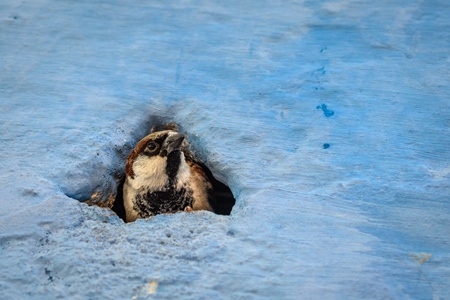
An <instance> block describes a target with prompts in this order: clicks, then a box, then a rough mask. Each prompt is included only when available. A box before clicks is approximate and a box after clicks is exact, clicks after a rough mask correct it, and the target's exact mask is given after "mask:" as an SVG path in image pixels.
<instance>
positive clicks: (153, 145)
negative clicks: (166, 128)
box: [147, 141, 158, 152]
mask: <svg viewBox="0 0 450 300" xmlns="http://www.w3.org/2000/svg"><path fill="white" fill-rule="evenodd" d="M147 149H148V150H150V151H151V152H153V151H155V150H157V149H158V144H157V143H155V142H153V141H152V142H150V143H148V144H147Z"/></svg>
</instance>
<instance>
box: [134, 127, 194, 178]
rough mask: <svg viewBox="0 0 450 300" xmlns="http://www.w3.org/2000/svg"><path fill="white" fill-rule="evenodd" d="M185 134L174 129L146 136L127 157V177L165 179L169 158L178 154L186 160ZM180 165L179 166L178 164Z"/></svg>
mask: <svg viewBox="0 0 450 300" xmlns="http://www.w3.org/2000/svg"><path fill="white" fill-rule="evenodd" d="M184 138H185V136H184V135H183V134H180V133H178V132H176V131H173V130H164V131H157V132H153V133H151V134H149V135H148V136H146V137H144V138H143V139H142V140H141V141H140V142H139V143H138V144H137V145H136V147H135V148H134V149H133V151H132V152H131V153H130V155H129V156H128V159H127V164H126V168H125V173H126V176H127V178H130V179H135V178H138V177H140V178H141V179H146V180H147V179H148V180H152V181H153V182H155V183H156V182H157V181H158V180H160V181H164V180H166V179H167V176H168V174H167V168H168V158H169V157H171V156H175V155H177V156H178V157H179V160H180V159H181V161H183V162H184V159H182V158H184V157H181V156H183V153H182V151H181V150H182V147H183V141H184ZM177 167H178V166H177Z"/></svg>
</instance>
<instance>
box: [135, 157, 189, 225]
mask: <svg viewBox="0 0 450 300" xmlns="http://www.w3.org/2000/svg"><path fill="white" fill-rule="evenodd" d="M181 155H182V152H181V151H173V152H171V153H169V154H168V156H167V165H166V172H167V175H168V177H169V182H168V183H167V184H166V185H165V186H164V187H163V188H162V189H161V190H158V191H152V190H148V191H143V192H142V193H139V194H138V195H137V197H136V202H135V204H134V210H136V211H138V212H139V216H140V217H141V218H146V217H149V216H154V215H157V214H164V213H174V212H177V211H183V210H184V209H185V208H186V206H190V207H192V203H193V198H192V195H193V192H192V190H191V189H189V188H187V187H181V188H177V182H176V181H177V180H176V176H177V173H178V169H179V167H180V163H181V159H182V157H181Z"/></svg>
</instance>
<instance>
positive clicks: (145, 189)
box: [123, 130, 215, 222]
mask: <svg viewBox="0 0 450 300" xmlns="http://www.w3.org/2000/svg"><path fill="white" fill-rule="evenodd" d="M185 139H186V138H185V135H183V134H180V133H178V132H177V131H175V130H162V131H157V132H153V133H151V134H149V135H148V136H146V137H144V138H143V139H142V140H141V141H140V142H139V143H138V144H137V145H136V147H135V148H134V149H133V151H132V152H131V153H130V155H129V156H128V159H127V162H126V167H125V182H124V186H123V204H124V208H125V218H126V221H127V222H132V221H135V220H136V219H138V218H147V217H150V216H154V215H157V214H164V213H174V212H178V211H196V210H208V211H211V212H214V209H213V207H212V205H214V202H215V195H214V190H213V186H212V184H211V182H210V180H209V178H208V176H207V175H206V172H205V169H204V168H203V167H202V165H201V164H199V163H197V162H196V161H195V159H194V158H193V155H191V154H190V152H189V151H188V150H187V147H186V144H187V142H186V141H185ZM207 172H208V173H210V171H209V170H207Z"/></svg>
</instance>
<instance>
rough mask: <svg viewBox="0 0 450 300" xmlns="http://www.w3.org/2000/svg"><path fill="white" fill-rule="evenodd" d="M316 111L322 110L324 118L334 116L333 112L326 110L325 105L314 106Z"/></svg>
mask: <svg viewBox="0 0 450 300" xmlns="http://www.w3.org/2000/svg"><path fill="white" fill-rule="evenodd" d="M316 108H317V109H322V110H323V114H324V115H325V117H327V118H329V117H331V116H332V115H334V110H331V109H328V108H327V106H326V105H325V104H322V105H317V106H316Z"/></svg>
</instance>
